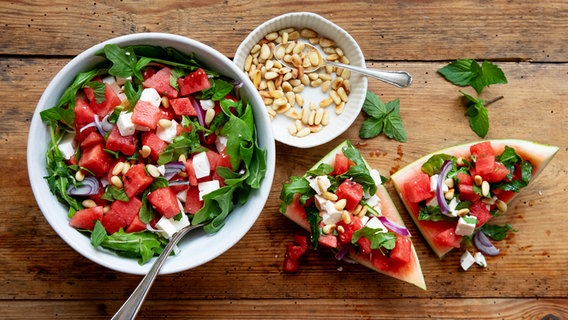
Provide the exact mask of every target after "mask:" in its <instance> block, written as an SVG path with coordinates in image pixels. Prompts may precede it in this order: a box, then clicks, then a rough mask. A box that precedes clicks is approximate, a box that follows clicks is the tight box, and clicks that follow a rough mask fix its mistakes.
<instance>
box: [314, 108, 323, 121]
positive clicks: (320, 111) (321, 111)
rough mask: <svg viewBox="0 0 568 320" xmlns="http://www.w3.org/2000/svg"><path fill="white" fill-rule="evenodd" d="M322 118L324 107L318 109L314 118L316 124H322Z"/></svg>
mask: <svg viewBox="0 0 568 320" xmlns="http://www.w3.org/2000/svg"><path fill="white" fill-rule="evenodd" d="M322 118H323V109H318V110H317V111H316V116H315V118H314V124H321V119H322Z"/></svg>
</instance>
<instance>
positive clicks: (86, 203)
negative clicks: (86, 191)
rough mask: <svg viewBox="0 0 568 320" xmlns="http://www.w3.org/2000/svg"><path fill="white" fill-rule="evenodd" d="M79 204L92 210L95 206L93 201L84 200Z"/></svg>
mask: <svg viewBox="0 0 568 320" xmlns="http://www.w3.org/2000/svg"><path fill="white" fill-rule="evenodd" d="M81 204H82V205H83V207H85V208H94V207H96V206H97V203H96V202H95V201H94V200H93V199H85V200H83V201H82V202H81Z"/></svg>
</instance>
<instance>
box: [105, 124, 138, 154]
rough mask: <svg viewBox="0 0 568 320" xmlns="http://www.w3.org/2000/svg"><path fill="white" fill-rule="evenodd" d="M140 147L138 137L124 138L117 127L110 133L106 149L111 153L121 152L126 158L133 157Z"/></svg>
mask: <svg viewBox="0 0 568 320" xmlns="http://www.w3.org/2000/svg"><path fill="white" fill-rule="evenodd" d="M137 147H138V137H137V136H136V135H130V136H123V135H121V134H120V130H119V129H118V127H117V126H114V127H113V128H112V130H111V131H110V133H109V135H108V138H107V141H106V148H107V149H108V150H111V151H115V152H121V153H122V154H124V155H126V156H131V155H133V154H134V153H135V152H136V149H137Z"/></svg>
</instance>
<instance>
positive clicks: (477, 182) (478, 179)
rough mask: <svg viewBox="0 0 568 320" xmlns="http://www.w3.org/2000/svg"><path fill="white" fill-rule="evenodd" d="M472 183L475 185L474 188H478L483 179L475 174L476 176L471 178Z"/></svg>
mask: <svg viewBox="0 0 568 320" xmlns="http://www.w3.org/2000/svg"><path fill="white" fill-rule="evenodd" d="M473 181H474V182H475V185H476V186H478V187H480V186H481V184H482V183H483V178H482V177H481V176H480V175H478V174H476V175H475V176H474V177H473Z"/></svg>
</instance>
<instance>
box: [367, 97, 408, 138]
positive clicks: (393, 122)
mask: <svg viewBox="0 0 568 320" xmlns="http://www.w3.org/2000/svg"><path fill="white" fill-rule="evenodd" d="M363 111H365V113H366V114H367V115H368V118H367V119H365V121H363V124H362V125H361V128H360V129H359V137H360V138H362V139H369V138H374V137H376V136H378V135H380V134H381V133H383V132H384V134H385V135H386V136H387V137H389V138H390V139H395V140H398V141H400V142H406V130H405V128H404V125H403V123H402V118H401V117H400V114H399V111H400V100H399V99H395V100H392V101H389V102H387V103H386V104H385V103H383V102H382V101H381V99H379V97H377V95H375V94H374V93H372V92H370V91H368V92H367V96H366V98H365V102H364V103H363Z"/></svg>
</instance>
